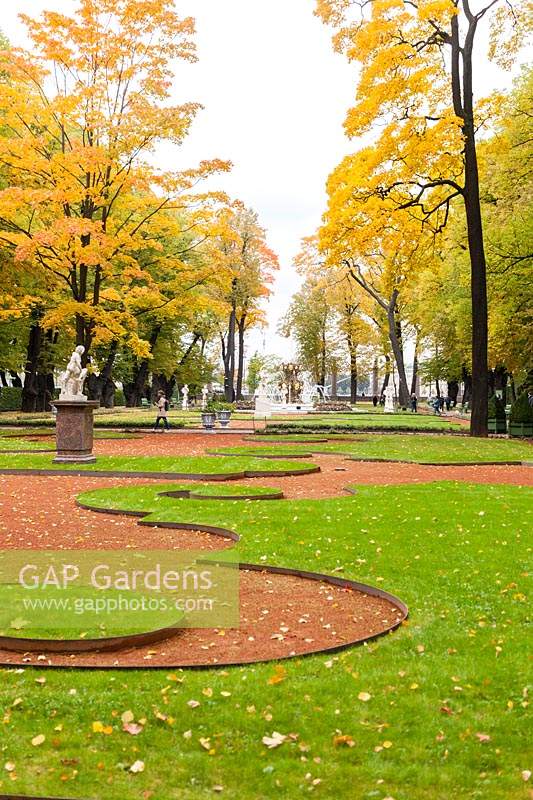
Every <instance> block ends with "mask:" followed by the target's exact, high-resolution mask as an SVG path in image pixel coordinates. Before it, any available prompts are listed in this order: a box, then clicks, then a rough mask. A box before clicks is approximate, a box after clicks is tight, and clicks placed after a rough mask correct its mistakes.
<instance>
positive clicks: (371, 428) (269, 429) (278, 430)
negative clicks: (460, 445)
mask: <svg viewBox="0 0 533 800" xmlns="http://www.w3.org/2000/svg"><path fill="white" fill-rule="evenodd" d="M389 431H390V432H392V433H402V432H403V433H412V432H414V433H446V432H449V431H457V432H458V433H462V431H461V430H460V428H459V427H458V426H457V425H452V424H450V425H449V426H446V427H444V426H443V427H439V428H430V427H428V428H423V427H417V426H416V425H409V424H408V423H407V422H406V423H405V424H401V425H387V424H382V425H373V424H372V422H365V423H363V424H362V425H350V423H348V424H343V423H338V424H337V423H335V422H318V421H317V422H311V423H308V424H307V425H294V424H291V423H288V424H286V425H284V424H283V423H274V424H268V423H267V426H266V428H263V429H261V430H257V431H256V433H257V434H260V435H262V436H280V435H285V434H301V433H303V434H313V433H323V434H328V433H332V434H333V433H348V434H352V433H354V434H357V433H365V432H367V433H368V432H370V433H387V432H389Z"/></svg>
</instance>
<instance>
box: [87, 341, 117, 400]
mask: <svg viewBox="0 0 533 800" xmlns="http://www.w3.org/2000/svg"><path fill="white" fill-rule="evenodd" d="M117 350H118V342H116V341H115V342H112V343H111V346H110V348H109V354H108V356H107V359H106V362H105V364H104V367H103V369H102V371H101V372H100V374H99V375H89V376H88V378H87V382H86V387H87V394H88V397H89V400H98V401H99V403H100V405H102V406H104V407H105V408H113V407H114V405H115V384H114V383H113V380H112V379H111V375H112V373H113V366H114V363H115V358H116V355H117Z"/></svg>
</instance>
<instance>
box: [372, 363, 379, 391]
mask: <svg viewBox="0 0 533 800" xmlns="http://www.w3.org/2000/svg"><path fill="white" fill-rule="evenodd" d="M377 393H378V360H377V358H375V359H374V363H373V365H372V396H373V397H375V396H376V395H377Z"/></svg>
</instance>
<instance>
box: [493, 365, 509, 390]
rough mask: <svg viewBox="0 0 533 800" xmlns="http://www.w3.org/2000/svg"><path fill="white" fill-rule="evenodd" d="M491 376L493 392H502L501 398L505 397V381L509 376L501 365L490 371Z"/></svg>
mask: <svg viewBox="0 0 533 800" xmlns="http://www.w3.org/2000/svg"><path fill="white" fill-rule="evenodd" d="M492 376H493V391H494V392H496V391H500V392H502V396H503V395H505V389H506V387H507V380H508V377H509V374H508V372H507V370H506V369H505V367H504V366H502V365H501V364H500V365H498V366H497V367H495V368H494V370H492Z"/></svg>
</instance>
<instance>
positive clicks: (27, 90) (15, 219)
mask: <svg viewBox="0 0 533 800" xmlns="http://www.w3.org/2000/svg"><path fill="white" fill-rule="evenodd" d="M23 21H24V22H25V24H26V26H27V29H28V33H29V36H30V39H31V41H32V44H33V48H32V52H31V53H29V52H25V51H23V50H21V49H11V50H9V51H4V52H3V53H2V54H1V55H0V76H1V77H0V117H1V120H2V125H3V131H4V135H3V136H1V137H0V166H1V169H2V172H3V174H4V176H5V180H6V185H5V186H4V188H3V189H2V190H1V191H0V242H1V244H2V247H3V248H7V249H8V250H9V251H10V252H11V253H12V257H13V259H14V263H15V264H18V265H20V266H21V268H26V267H29V268H30V269H32V270H35V271H36V272H40V273H41V274H42V276H43V277H42V283H43V284H44V283H47V284H48V288H49V292H48V295H47V297H46V298H45V301H44V304H42V305H44V314H43V315H42V318H40V319H39V325H40V326H41V327H42V328H43V329H46V330H51V329H57V328H63V329H67V330H69V329H70V328H72V331H73V334H74V339H75V342H76V344H82V345H83V346H84V347H85V351H86V352H85V359H86V360H87V359H88V357H89V355H90V354H91V353H92V352H93V351H94V350H95V349H96V348H101V347H102V346H104V345H105V346H107V347H109V348H111V349H115V350H116V349H117V343H120V342H125V343H126V344H127V346H128V347H129V348H130V349H131V350H132V351H133V352H135V353H136V354H138V355H139V356H140V357H143V356H149V354H150V349H149V343H148V342H147V340H145V339H143V337H142V335H140V334H139V325H138V317H137V315H136V313H135V311H136V310H138V308H139V303H141V304H142V302H143V300H144V301H146V304H147V305H148V306H149V305H150V303H152V304H154V303H157V302H158V296H159V294H160V293H159V290H158V288H157V286H155V283H154V278H153V274H154V273H153V271H152V274H151V275H150V274H148V273H147V270H146V269H145V267H144V266H143V263H142V254H143V253H144V252H145V251H146V248H147V247H148V246H150V247H151V248H152V251H153V256H154V259H156V260H157V259H160V261H161V263H163V264H164V273H165V278H166V279H168V276H169V274H171V273H172V276H171V280H173V281H174V288H175V292H179V291H180V289H179V285H178V284H179V280H178V279H179V276H180V273H182V272H185V273H186V274H185V275H184V277H183V284H184V285H187V283H188V282H189V281H190V275H189V273H190V265H187V264H184V261H183V258H182V254H181V253H180V252H179V249H178V250H177V251H175V248H174V249H173V248H168V247H167V246H166V243H168V241H169V240H172V239H174V240H180V239H182V238H183V236H182V235H183V233H184V230H186V231H189V232H190V231H194V232H196V233H195V236H196V243H200V242H201V241H203V238H204V236H205V232H204V231H203V230H202V226H203V225H204V223H205V207H206V205H208V204H209V203H214V204H216V203H217V202H218V201H219V199H220V198H219V197H217V196H214V197H213V196H207V195H205V194H199V193H198V190H197V183H198V181H200V180H201V179H203V178H205V177H207V176H209V175H212V174H213V173H216V172H217V171H220V170H227V169H228V164H227V163H225V162H222V161H219V160H214V161H205V162H201V163H200V164H199V165H198V166H197V167H194V168H191V169H189V170H184V171H181V172H177V171H164V170H160V169H158V168H157V167H156V166H154V151H155V148H156V147H157V145H158V144H159V143H160V142H162V141H166V142H170V143H173V144H175V145H179V144H181V142H182V141H183V140H184V138H185V136H186V135H187V133H188V132H189V128H190V125H191V122H192V120H193V119H194V116H195V114H196V112H197V110H198V108H199V106H198V105H197V104H195V103H192V102H186V103H184V104H182V105H178V106H175V105H171V104H169V103H168V100H169V95H170V87H171V79H172V70H171V64H172V62H174V61H176V60H184V61H193V60H195V53H194V44H193V41H192V34H193V29H194V25H193V20H192V19H190V18H184V19H181V18H180V17H179V15H178V13H177V12H176V10H175V5H174V3H173V2H172V0H80V3H79V6H78V9H77V12H76V13H75V15H74V16H72V17H70V16H67V15H63V14H59V13H56V12H45V13H44V14H43V16H42V18H41V19H39V20H33V19H29V18H28V17H23ZM188 246H195V243H192V244H191V243H189V245H188ZM154 291H155V298H154V297H152V300H150V296H151V295H153V294H154ZM29 294H30V295H31V293H29ZM167 301H168V298H165V299H164V300H163V301H162V302H167ZM19 302H21V300H20V298H19ZM28 304H29V305H31V304H32V303H31V297H30V298H29V300H28ZM104 360H106V361H107V359H104Z"/></svg>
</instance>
